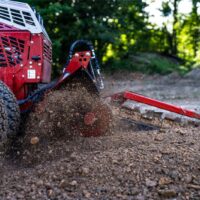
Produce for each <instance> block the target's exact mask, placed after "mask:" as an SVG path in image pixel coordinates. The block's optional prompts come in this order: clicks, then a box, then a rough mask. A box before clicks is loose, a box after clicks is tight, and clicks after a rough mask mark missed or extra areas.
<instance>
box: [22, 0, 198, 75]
mask: <svg viewBox="0 0 200 200" xmlns="http://www.w3.org/2000/svg"><path fill="white" fill-rule="evenodd" d="M21 1H23V2H27V3H30V4H31V5H32V6H34V7H35V8H36V9H37V10H38V11H39V12H40V14H41V15H42V17H43V18H44V23H45V27H46V29H47V32H48V33H49V35H50V37H51V39H52V42H53V49H54V52H53V55H54V75H55V74H56V73H57V72H58V71H59V69H60V68H61V67H62V65H63V64H64V63H65V61H66V58H67V54H68V50H69V47H70V44H71V43H72V42H73V41H75V40H77V39H87V40H90V41H92V42H93V44H94V45H95V48H96V50H97V54H98V57H99V59H100V60H101V62H102V65H103V69H104V70H107V71H114V70H119V69H120V70H131V71H142V72H146V73H161V74H166V73H170V72H172V71H179V72H181V73H185V72H187V71H188V70H191V69H192V68H194V67H198V66H199V64H200V0H189V1H190V3H191V5H192V9H191V12H190V13H188V14H182V13H180V12H179V9H178V8H179V4H180V3H181V1H183V0H162V5H161V7H160V8H159V10H160V12H161V15H162V16H163V17H166V18H167V17H169V16H171V18H172V20H171V22H165V23H162V25H161V26H158V25H156V24H154V23H152V22H151V20H149V19H150V17H152V16H151V15H150V13H149V12H147V9H146V8H147V7H148V6H149V5H150V4H151V3H153V2H155V1H161V0H154V1H153V0H152V1H151V0H148V1H145V0H84V1H83V0H21Z"/></svg>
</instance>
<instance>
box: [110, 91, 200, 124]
mask: <svg viewBox="0 0 200 200" xmlns="http://www.w3.org/2000/svg"><path fill="white" fill-rule="evenodd" d="M127 101H135V102H138V103H142V104H146V105H149V106H152V107H156V108H159V109H161V110H165V111H169V112H172V113H176V114H178V115H182V116H185V117H189V118H191V119H194V120H200V113H197V112H195V111H192V110H188V109H185V108H182V107H180V106H176V105H172V104H169V103H166V102H162V101H158V100H156V99H152V98H149V97H146V96H143V95H141V94H138V93H135V92H131V91H125V92H121V93H117V94H114V95H112V96H111V102H112V103H114V104H117V105H120V106H122V107H124V105H125V102H127ZM125 107H126V108H127V106H125ZM171 120H172V119H171Z"/></svg>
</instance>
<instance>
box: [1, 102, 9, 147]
mask: <svg viewBox="0 0 200 200" xmlns="http://www.w3.org/2000/svg"><path fill="white" fill-rule="evenodd" d="M7 131H8V118H7V112H6V107H5V105H4V101H3V99H1V98H0V144H3V143H4V142H5V141H6V139H7Z"/></svg>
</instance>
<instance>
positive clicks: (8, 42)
mask: <svg viewBox="0 0 200 200" xmlns="http://www.w3.org/2000/svg"><path fill="white" fill-rule="evenodd" d="M51 52H52V49H51V42H50V41H49V40H48V39H47V38H46V37H45V36H44V35H43V34H42V33H41V34H31V33H30V32H29V31H22V30H17V29H16V28H13V27H10V26H7V25H5V24H2V23H1V24H0V80H2V81H3V82H5V83H6V85H8V86H9V87H10V89H11V90H12V91H13V93H14V94H15V96H16V98H17V100H22V99H25V98H27V96H28V94H29V93H30V92H31V91H32V90H33V88H32V86H33V85H36V84H38V83H49V82H50V80H51V62H52V54H51ZM33 57H37V58H38V59H33ZM31 73H32V75H31Z"/></svg>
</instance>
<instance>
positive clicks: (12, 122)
mask: <svg viewBox="0 0 200 200" xmlns="http://www.w3.org/2000/svg"><path fill="white" fill-rule="evenodd" d="M0 98H2V99H3V101H4V105H5V107H6V112H7V117H8V132H7V136H8V137H12V136H14V135H16V134H17V131H18V128H19V124H20V110H19V106H18V104H17V100H16V98H15V96H14V94H13V93H12V92H11V91H10V89H9V88H8V87H7V86H6V85H5V84H4V83H3V82H1V81H0Z"/></svg>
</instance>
